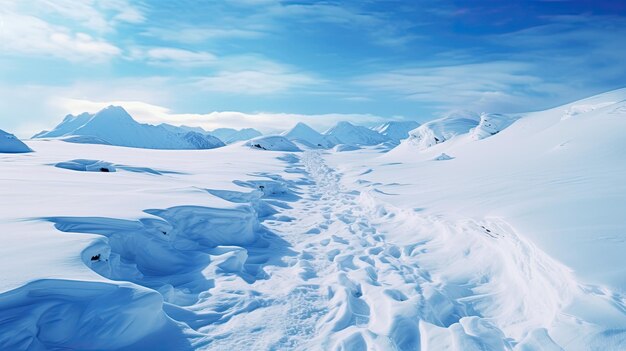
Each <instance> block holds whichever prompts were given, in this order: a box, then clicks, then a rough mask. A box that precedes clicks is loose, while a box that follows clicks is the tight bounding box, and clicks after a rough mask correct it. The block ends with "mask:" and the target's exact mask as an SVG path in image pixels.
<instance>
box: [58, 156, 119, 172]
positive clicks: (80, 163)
mask: <svg viewBox="0 0 626 351" xmlns="http://www.w3.org/2000/svg"><path fill="white" fill-rule="evenodd" d="M54 166H55V167H58V168H65V169H71V170H73V171H83V172H115V171H116V169H115V166H113V164H111V163H110V162H105V161H99V160H85V159H77V160H71V161H66V162H59V163H56V164H55V165H54Z"/></svg>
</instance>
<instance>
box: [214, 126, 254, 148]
mask: <svg viewBox="0 0 626 351" xmlns="http://www.w3.org/2000/svg"><path fill="white" fill-rule="evenodd" d="M209 134H211V135H213V136H214V137H216V138H218V139H220V140H221V141H223V142H224V143H225V144H232V143H236V142H238V141H245V140H250V139H252V138H256V137H258V136H261V135H263V134H262V133H261V132H259V131H258V130H256V129H254V128H243V129H240V130H237V129H232V128H218V129H215V130H213V131H210V132H209Z"/></svg>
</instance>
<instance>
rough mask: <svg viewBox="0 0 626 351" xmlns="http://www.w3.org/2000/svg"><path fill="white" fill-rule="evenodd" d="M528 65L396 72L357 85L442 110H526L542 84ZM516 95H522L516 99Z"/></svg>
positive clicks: (367, 77) (499, 63)
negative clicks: (532, 95)
mask: <svg viewBox="0 0 626 351" xmlns="http://www.w3.org/2000/svg"><path fill="white" fill-rule="evenodd" d="M529 71H531V66H530V65H529V64H525V63H521V62H509V61H495V62H485V63H474V64H457V65H448V66H436V67H417V68H409V69H396V70H389V71H385V72H379V73H374V74H368V75H364V76H361V77H359V78H357V79H356V80H355V82H356V83H357V84H358V85H360V86H364V87H366V88H368V89H371V90H374V91H379V92H386V93H390V94H392V95H395V96H396V97H397V98H400V99H408V100H415V101H420V102H424V103H428V104H433V105H437V106H439V107H443V108H467V109H476V110H489V111H493V110H494V109H501V108H505V111H507V112H511V110H514V109H517V108H520V107H526V109H528V107H527V106H524V104H525V103H526V102H527V101H528V99H527V93H528V92H529V91H540V89H541V88H542V86H543V81H542V80H541V79H540V78H538V77H535V76H533V75H531V74H529V73H528V72H529ZM515 92H523V94H522V95H519V96H516V95H515ZM506 108H508V109H506Z"/></svg>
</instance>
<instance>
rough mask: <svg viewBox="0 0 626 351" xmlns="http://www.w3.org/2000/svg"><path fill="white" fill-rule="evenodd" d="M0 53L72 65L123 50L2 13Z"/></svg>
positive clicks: (32, 20) (60, 27)
mask: <svg viewBox="0 0 626 351" xmlns="http://www.w3.org/2000/svg"><path fill="white" fill-rule="evenodd" d="M0 20H1V25H0V48H1V49H2V50H0V53H3V54H4V55H15V54H27V55H51V56H55V57H59V58H63V59H67V60H70V61H80V60H107V59H109V58H111V57H114V56H117V55H119V54H120V53H121V50H120V49H119V48H118V47H117V46H115V45H113V44H111V43H109V42H107V41H105V40H102V39H98V38H94V37H92V36H91V35H89V34H87V33H82V32H74V31H71V30H69V29H68V28H65V27H62V26H57V25H52V24H50V23H48V22H46V21H43V20H41V19H39V18H37V17H34V16H28V15H20V14H17V13H9V12H0Z"/></svg>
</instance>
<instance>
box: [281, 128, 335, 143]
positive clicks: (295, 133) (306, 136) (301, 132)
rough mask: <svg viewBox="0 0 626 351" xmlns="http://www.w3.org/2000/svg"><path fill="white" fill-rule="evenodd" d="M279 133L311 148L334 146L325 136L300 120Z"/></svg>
mask: <svg viewBox="0 0 626 351" xmlns="http://www.w3.org/2000/svg"><path fill="white" fill-rule="evenodd" d="M280 135H281V136H284V137H285V138H287V139H289V140H291V141H295V142H299V143H301V144H304V145H306V146H308V147H312V148H326V149H327V148H330V147H333V146H334V144H333V143H332V142H331V141H330V140H328V138H327V137H326V136H324V135H322V134H320V133H319V132H317V131H316V130H314V129H313V128H311V127H309V126H308V125H306V124H305V123H302V122H299V123H297V124H296V125H295V126H293V127H292V128H291V129H289V130H287V131H284V132H282V133H281V134H280Z"/></svg>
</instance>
